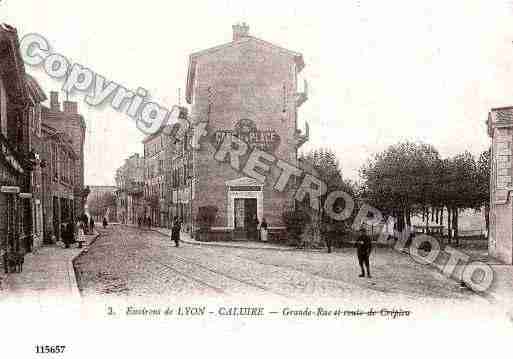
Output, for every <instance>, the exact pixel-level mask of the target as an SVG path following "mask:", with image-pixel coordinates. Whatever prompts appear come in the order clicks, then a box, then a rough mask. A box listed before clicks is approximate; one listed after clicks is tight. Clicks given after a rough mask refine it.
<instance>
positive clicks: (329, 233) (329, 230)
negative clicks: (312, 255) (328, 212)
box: [324, 223, 334, 253]
mask: <svg viewBox="0 0 513 359" xmlns="http://www.w3.org/2000/svg"><path fill="white" fill-rule="evenodd" d="M325 228H326V230H325V234H324V235H325V239H326V247H328V253H331V251H332V248H333V235H334V233H333V226H332V225H331V223H327V224H326V227H325Z"/></svg>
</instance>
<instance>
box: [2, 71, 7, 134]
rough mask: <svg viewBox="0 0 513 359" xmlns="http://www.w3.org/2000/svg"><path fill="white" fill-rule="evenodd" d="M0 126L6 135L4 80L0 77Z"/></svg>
mask: <svg viewBox="0 0 513 359" xmlns="http://www.w3.org/2000/svg"><path fill="white" fill-rule="evenodd" d="M0 127H1V132H2V134H3V135H4V136H5V137H7V95H6V92H5V87H4V82H3V81H2V78H1V77H0Z"/></svg>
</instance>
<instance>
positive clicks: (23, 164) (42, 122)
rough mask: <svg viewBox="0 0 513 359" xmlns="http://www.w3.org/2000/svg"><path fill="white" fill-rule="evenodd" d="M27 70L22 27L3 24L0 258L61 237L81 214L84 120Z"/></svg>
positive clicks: (73, 105)
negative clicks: (22, 52) (20, 34)
mask: <svg viewBox="0 0 513 359" xmlns="http://www.w3.org/2000/svg"><path fill="white" fill-rule="evenodd" d="M46 100H47V96H46V94H45V92H44V91H43V89H42V88H41V86H40V85H39V84H38V82H37V81H36V80H35V78H34V77H32V76H31V75H29V74H28V73H26V71H25V67H24V64H23V59H22V57H21V55H20V51H19V38H18V33H17V30H16V29H15V28H13V27H11V26H9V25H6V24H2V25H0V261H1V262H2V265H3V262H4V260H5V258H6V255H7V254H9V253H12V252H17V253H21V254H24V253H26V252H28V251H31V250H32V249H33V247H34V246H40V245H41V244H42V243H43V242H48V243H50V242H52V241H55V240H58V239H59V238H60V232H61V227H62V225H63V224H64V223H66V222H68V221H73V220H74V219H75V218H77V216H79V215H81V214H82V213H83V206H84V201H85V198H86V197H87V190H86V189H85V188H84V161H83V159H84V138H85V128H86V127H85V121H84V119H83V117H82V116H81V115H80V114H79V113H78V111H77V104H76V103H75V102H72V101H64V103H63V107H62V108H61V106H60V103H59V98H58V93H57V92H51V94H50V105H49V106H46V105H44V104H43V103H44V102H45V101H46Z"/></svg>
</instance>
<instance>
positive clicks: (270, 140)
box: [212, 119, 281, 152]
mask: <svg viewBox="0 0 513 359" xmlns="http://www.w3.org/2000/svg"><path fill="white" fill-rule="evenodd" d="M226 136H236V137H237V138H239V139H241V140H242V141H244V142H245V143H247V144H248V145H249V147H250V148H258V149H260V150H263V151H268V152H274V151H275V150H276V149H277V148H278V146H279V145H280V140H281V139H280V136H279V135H278V134H277V133H276V131H274V130H273V129H267V130H259V129H258V128H257V126H256V125H255V123H254V122H253V121H252V120H249V119H242V120H240V121H239V122H237V124H236V125H235V128H234V129H233V130H218V131H216V132H215V133H214V134H213V138H212V142H213V143H214V145H215V146H216V147H218V146H219V145H220V144H221V143H222V142H223V140H224V138H225V137H226Z"/></svg>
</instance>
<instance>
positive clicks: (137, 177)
mask: <svg viewBox="0 0 513 359" xmlns="http://www.w3.org/2000/svg"><path fill="white" fill-rule="evenodd" d="M144 169H145V161H144V158H143V157H141V156H140V155H139V154H138V153H135V154H133V155H132V156H130V157H128V158H127V159H126V160H125V163H124V164H123V166H121V167H120V168H118V169H117V170H116V178H115V180H116V187H117V190H116V216H117V221H118V222H119V223H124V224H137V221H138V219H139V218H141V217H143V216H144V198H143V190H144Z"/></svg>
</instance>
